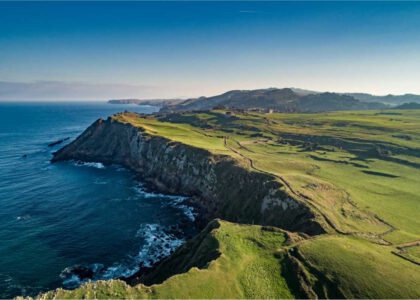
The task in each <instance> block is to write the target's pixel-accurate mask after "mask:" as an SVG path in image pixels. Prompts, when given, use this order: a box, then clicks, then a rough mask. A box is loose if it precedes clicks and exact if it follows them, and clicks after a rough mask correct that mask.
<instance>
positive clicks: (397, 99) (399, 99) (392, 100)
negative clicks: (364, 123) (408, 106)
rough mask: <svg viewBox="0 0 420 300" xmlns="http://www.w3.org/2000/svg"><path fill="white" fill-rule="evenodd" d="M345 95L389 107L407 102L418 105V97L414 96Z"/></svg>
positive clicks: (419, 99)
mask: <svg viewBox="0 0 420 300" xmlns="http://www.w3.org/2000/svg"><path fill="white" fill-rule="evenodd" d="M345 95H348V96H351V97H354V98H355V99H357V100H360V101H364V102H382V103H386V104H391V105H398V104H403V103H409V102H416V103H420V95H414V94H405V95H386V96H375V95H371V94H365V93H345Z"/></svg>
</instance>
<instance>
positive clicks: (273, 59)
mask: <svg viewBox="0 0 420 300" xmlns="http://www.w3.org/2000/svg"><path fill="white" fill-rule="evenodd" d="M419 16H420V2H0V20H1V21H0V99H3V100H16V99H20V100H32V99H34V100H43V99H44V100H66V99H67V100H71V99H108V98H126V97H139V98H155V97H157V98H158V97H190V96H200V95H213V94H217V93H220V92H223V91H226V90H229V89H253V88H265V87H300V88H306V89H313V90H321V91H327V90H328V91H339V92H344V91H346V92H359V91H362V92H370V93H375V94H388V93H397V94H401V93H419V94H420V84H419V82H420V17H419Z"/></svg>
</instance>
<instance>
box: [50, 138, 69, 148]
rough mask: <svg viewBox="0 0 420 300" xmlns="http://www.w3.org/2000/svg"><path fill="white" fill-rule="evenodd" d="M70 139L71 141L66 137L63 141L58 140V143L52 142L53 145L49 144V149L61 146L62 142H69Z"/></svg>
mask: <svg viewBox="0 0 420 300" xmlns="http://www.w3.org/2000/svg"><path fill="white" fill-rule="evenodd" d="M69 139H70V138H69V137H66V138H65V139H61V140H58V141H55V142H52V143H50V144H48V147H54V146H56V145H59V144H61V143H62V142H64V141H67V140H69Z"/></svg>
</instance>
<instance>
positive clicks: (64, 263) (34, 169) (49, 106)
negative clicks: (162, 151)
mask: <svg viewBox="0 0 420 300" xmlns="http://www.w3.org/2000/svg"><path fill="white" fill-rule="evenodd" d="M124 110H130V111H137V112H143V113H151V112H153V111H154V110H155V108H152V107H141V106H135V105H133V106H131V105H128V106H127V105H111V104H106V103H60V104H57V103H0V298H10V297H13V296H16V295H36V294H37V293H39V292H41V291H46V290H49V289H53V288H57V287H65V288H75V287H77V286H78V285H79V284H80V283H81V282H84V281H87V280H96V279H107V278H116V277H120V276H129V275H131V274H133V273H134V272H135V271H137V270H138V268H139V266H141V265H146V266H147V265H150V264H152V263H153V262H155V261H156V260H158V259H159V258H160V257H163V256H165V255H168V254H170V253H171V252H172V251H173V250H174V249H175V248H176V247H178V246H179V245H181V244H182V243H183V242H184V237H185V236H186V235H190V234H192V233H193V232H191V230H193V229H191V228H192V226H189V225H190V224H191V221H192V219H193V217H194V216H193V212H192V211H191V209H190V208H189V207H187V206H185V205H184V204H183V203H182V202H183V201H184V200H185V199H184V198H182V197H176V196H166V195H160V194H153V193H147V192H145V191H144V190H143V188H142V185H141V182H138V181H136V180H135V179H134V175H133V174H132V173H130V172H129V171H127V170H125V169H124V168H121V167H119V166H103V165H102V164H100V163H88V164H84V163H81V162H75V161H72V162H63V163H57V164H51V163H50V162H49V161H50V159H51V157H52V152H54V151H56V150H58V149H59V148H60V147H62V146H63V145H64V143H63V144H61V145H57V146H54V147H48V144H49V143H51V142H54V141H56V140H60V139H64V138H67V137H69V138H70V139H69V140H68V141H66V142H65V143H67V142H69V141H71V140H73V139H74V138H76V137H77V136H78V135H79V134H80V133H81V132H82V131H83V130H84V129H85V128H86V127H87V126H89V125H90V124H91V123H92V122H94V121H95V120H96V119H98V118H99V117H103V118H106V117H107V116H109V115H111V114H113V113H116V112H120V111H124ZM25 156H26V157H25ZM186 224H187V226H185V225H186Z"/></svg>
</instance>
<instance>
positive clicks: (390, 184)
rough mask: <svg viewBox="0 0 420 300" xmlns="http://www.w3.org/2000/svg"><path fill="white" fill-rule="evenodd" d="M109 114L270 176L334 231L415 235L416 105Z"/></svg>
mask: <svg viewBox="0 0 420 300" xmlns="http://www.w3.org/2000/svg"><path fill="white" fill-rule="evenodd" d="M113 118H114V119H115V120H117V121H120V122H125V123H130V124H133V125H135V126H138V127H141V128H143V129H144V130H145V131H146V132H147V133H149V134H151V135H158V136H162V137H165V138H168V139H170V140H174V141H178V142H181V143H184V144H188V145H191V146H194V147H198V148H202V149H207V150H209V151H210V152H213V153H216V154H224V155H230V156H232V157H235V158H237V159H239V160H242V161H243V162H244V163H245V165H248V166H249V167H250V168H253V169H255V170H257V171H260V172H267V173H270V174H273V175H274V176H276V177H277V178H278V179H279V180H281V181H283V182H285V183H286V186H287V187H289V192H291V193H294V194H295V195H298V196H299V195H300V196H303V197H304V199H305V201H308V202H309V204H310V205H311V206H313V207H315V208H316V209H317V210H319V211H320V212H321V213H322V214H323V215H324V217H325V218H327V219H328V220H329V222H330V224H332V225H333V227H334V228H335V229H336V231H337V232H339V233H344V234H355V235H358V236H363V237H365V238H368V239H370V240H374V241H377V242H381V243H388V244H393V245H394V246H397V245H399V244H403V243H407V242H413V241H416V240H420V219H419V218H418V214H419V211H420V197H419V195H420V110H400V111H398V110H386V111H352V112H333V113H319V114H281V113H273V114H259V113H240V112H232V111H222V110H216V111H210V112H197V113H175V114H163V115H156V116H139V115H137V114H132V113H124V114H118V115H115V116H114V117H113ZM412 253H417V252H416V251H412ZM414 255H415V254H414ZM419 260H420V258H419Z"/></svg>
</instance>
